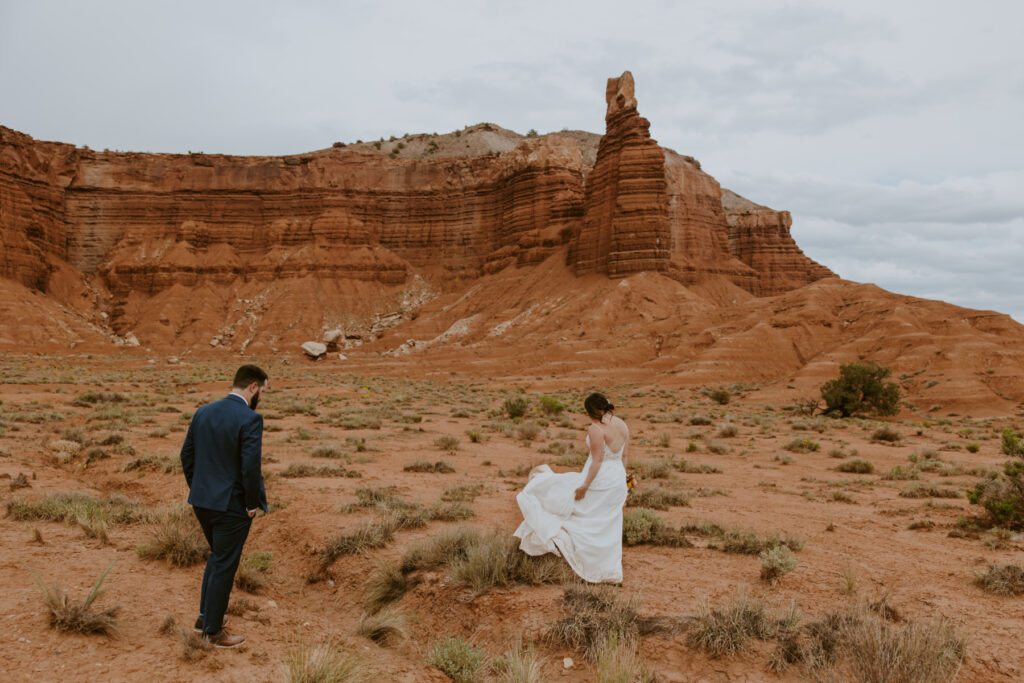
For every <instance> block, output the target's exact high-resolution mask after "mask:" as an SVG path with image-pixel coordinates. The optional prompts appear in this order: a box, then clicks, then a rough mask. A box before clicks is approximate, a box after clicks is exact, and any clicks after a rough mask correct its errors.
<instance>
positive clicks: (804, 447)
mask: <svg viewBox="0 0 1024 683" xmlns="http://www.w3.org/2000/svg"><path fill="white" fill-rule="evenodd" d="M783 448H785V449H786V450H787V451H791V452H793V453H813V452H814V451H816V450H818V449H819V448H821V446H820V445H819V444H818V442H816V441H812V440H810V439H808V438H806V437H801V438H797V439H793V440H792V441H790V442H789V443H787V444H786V445H785V446H783Z"/></svg>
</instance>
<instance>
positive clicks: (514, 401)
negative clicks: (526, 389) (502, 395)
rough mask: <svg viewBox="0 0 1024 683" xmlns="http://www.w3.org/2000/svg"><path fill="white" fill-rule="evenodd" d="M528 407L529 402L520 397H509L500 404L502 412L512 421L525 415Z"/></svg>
mask: <svg viewBox="0 0 1024 683" xmlns="http://www.w3.org/2000/svg"><path fill="white" fill-rule="evenodd" d="M529 407H530V402H529V401H528V400H526V399H525V398H523V397H522V396H509V397H508V398H506V399H505V401H504V402H503V403H502V404H501V409H502V411H503V412H504V413H505V414H506V415H508V416H509V417H510V418H511V419H513V420H514V419H516V418H517V417H522V416H523V415H526V410H527V409H528V408H529Z"/></svg>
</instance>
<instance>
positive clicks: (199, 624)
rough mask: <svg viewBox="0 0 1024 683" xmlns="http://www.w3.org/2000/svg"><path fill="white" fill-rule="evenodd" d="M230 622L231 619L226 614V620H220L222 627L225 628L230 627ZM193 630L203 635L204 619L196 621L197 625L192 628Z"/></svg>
mask: <svg viewBox="0 0 1024 683" xmlns="http://www.w3.org/2000/svg"><path fill="white" fill-rule="evenodd" d="M229 621H231V619H230V618H229V617H228V615H226V614H225V615H224V618H223V619H221V620H220V627H221V628H224V627H225V626H227V625H228V622H229ZM192 630H193V631H195V632H196V633H202V632H203V618H202V617H199V618H198V619H196V625H195V626H193V627H192Z"/></svg>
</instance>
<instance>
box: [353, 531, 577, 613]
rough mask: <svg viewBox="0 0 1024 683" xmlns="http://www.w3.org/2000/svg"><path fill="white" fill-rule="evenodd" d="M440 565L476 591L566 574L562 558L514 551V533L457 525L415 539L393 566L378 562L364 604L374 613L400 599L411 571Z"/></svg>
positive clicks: (539, 581)
mask: <svg viewBox="0 0 1024 683" xmlns="http://www.w3.org/2000/svg"><path fill="white" fill-rule="evenodd" d="M439 567H446V568H447V569H448V573H449V576H450V577H451V579H452V580H454V581H456V582H459V583H466V584H469V585H470V586H471V587H472V588H473V591H474V593H476V594H478V595H479V594H483V593H486V592H488V591H489V590H491V589H492V588H493V587H495V586H512V585H517V584H528V585H539V584H542V583H558V582H560V581H562V580H564V579H565V578H566V577H567V576H568V573H567V572H568V566H567V565H566V564H565V562H564V560H562V559H561V558H559V557H555V556H554V555H542V556H540V557H531V556H529V555H527V554H526V553H524V552H522V551H521V550H519V542H518V540H517V539H516V538H515V537H514V536H511V535H508V534H506V533H504V532H502V531H499V530H495V531H493V532H490V533H483V532H481V531H480V530H479V529H476V528H474V527H470V526H459V527H456V528H454V529H445V530H444V531H442V532H441V533H439V534H437V535H436V536H433V537H431V538H428V539H425V540H423V541H420V542H419V543H416V544H415V545H413V546H412V547H410V548H409V549H408V550H406V552H405V553H404V554H403V555H402V558H401V560H400V561H399V563H398V564H397V565H395V564H381V565H378V566H377V567H376V569H375V570H374V571H373V572H372V573H371V575H370V579H369V582H368V585H367V592H366V595H365V596H364V600H363V604H364V606H365V607H366V608H367V609H368V610H371V611H375V610H377V609H380V608H381V607H383V606H384V605H386V604H388V603H390V602H393V601H395V600H398V599H400V598H401V597H402V596H403V595H404V594H405V591H406V590H407V589H408V586H409V585H410V582H411V579H410V576H411V575H412V574H413V573H415V572H417V571H420V570H426V569H436V568H439Z"/></svg>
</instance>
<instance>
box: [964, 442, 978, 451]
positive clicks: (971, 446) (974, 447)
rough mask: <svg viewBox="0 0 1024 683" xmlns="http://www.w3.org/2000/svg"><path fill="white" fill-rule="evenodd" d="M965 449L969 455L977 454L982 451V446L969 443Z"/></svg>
mask: <svg viewBox="0 0 1024 683" xmlns="http://www.w3.org/2000/svg"><path fill="white" fill-rule="evenodd" d="M964 448H966V449H967V452H968V453H977V452H978V451H980V450H981V445H979V444H976V443H969V444H967V445H966V446H964Z"/></svg>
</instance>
